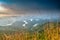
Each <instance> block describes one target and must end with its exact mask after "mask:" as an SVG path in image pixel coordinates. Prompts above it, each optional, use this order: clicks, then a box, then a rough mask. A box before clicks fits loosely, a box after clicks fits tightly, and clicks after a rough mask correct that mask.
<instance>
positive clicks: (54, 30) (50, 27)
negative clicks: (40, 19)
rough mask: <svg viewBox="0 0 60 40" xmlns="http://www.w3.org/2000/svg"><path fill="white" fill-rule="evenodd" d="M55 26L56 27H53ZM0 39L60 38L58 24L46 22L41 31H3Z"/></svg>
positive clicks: (48, 39)
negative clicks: (8, 32)
mask: <svg viewBox="0 0 60 40" xmlns="http://www.w3.org/2000/svg"><path fill="white" fill-rule="evenodd" d="M55 26H56V27H55ZM0 40H60V24H59V25H54V24H53V23H49V24H46V25H45V27H44V31H43V32H42V33H38V32H33V33H32V34H31V33H30V32H28V31H27V32H24V31H22V32H15V33H13V34H6V33H3V34H2V35H0Z"/></svg>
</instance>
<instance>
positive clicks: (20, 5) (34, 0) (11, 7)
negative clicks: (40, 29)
mask: <svg viewBox="0 0 60 40" xmlns="http://www.w3.org/2000/svg"><path fill="white" fill-rule="evenodd" d="M59 4H60V3H59V1H58V0H0V6H1V7H4V9H7V10H3V11H2V12H1V11H0V14H1V16H25V15H29V16H31V15H37V16H38V15H50V14H52V13H53V15H54V14H56V13H58V14H59V11H60V7H59V6H60V5H59ZM55 12H56V13H55ZM58 14H57V15H58Z"/></svg>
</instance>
